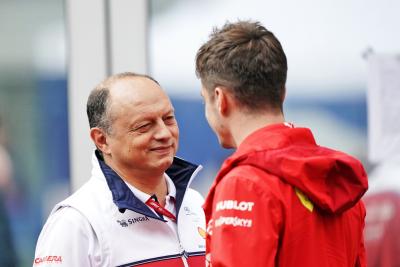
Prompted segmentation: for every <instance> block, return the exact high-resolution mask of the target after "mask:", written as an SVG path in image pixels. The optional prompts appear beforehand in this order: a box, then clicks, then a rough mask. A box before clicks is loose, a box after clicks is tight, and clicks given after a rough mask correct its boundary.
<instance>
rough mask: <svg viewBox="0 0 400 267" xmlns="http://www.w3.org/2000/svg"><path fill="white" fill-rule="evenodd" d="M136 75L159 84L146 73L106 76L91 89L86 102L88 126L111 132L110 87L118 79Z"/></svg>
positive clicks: (124, 73) (135, 76)
mask: <svg viewBox="0 0 400 267" xmlns="http://www.w3.org/2000/svg"><path fill="white" fill-rule="evenodd" d="M137 77H142V78H147V79H150V80H152V81H154V82H155V83H157V84H159V83H158V82H157V81H156V80H155V79H153V78H152V77H150V76H148V75H144V74H137V73H133V72H123V73H119V74H115V75H113V76H110V77H108V78H107V79H105V80H104V81H103V82H101V83H100V84H99V85H97V86H96V87H95V88H94V89H93V90H92V92H91V93H90V95H89V98H88V101H87V104H86V113H87V116H88V119H89V125H90V128H93V127H98V128H101V129H103V130H104V131H106V132H107V133H110V132H111V125H112V120H111V118H110V116H109V106H110V103H109V102H110V88H111V86H112V85H113V84H114V83H115V82H116V81H118V80H121V79H125V78H137Z"/></svg>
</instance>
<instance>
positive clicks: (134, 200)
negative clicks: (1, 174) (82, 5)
mask: <svg viewBox="0 0 400 267" xmlns="http://www.w3.org/2000/svg"><path fill="white" fill-rule="evenodd" d="M87 114H88V117H89V124H90V128H91V129H90V136H91V139H92V140H93V142H94V144H95V145H96V147H97V149H96V151H95V153H94V155H93V160H92V163H93V169H92V177H91V179H90V180H89V181H88V182H87V183H86V184H85V185H83V187H82V188H80V189H79V190H78V191H77V192H76V193H74V194H73V195H72V196H70V197H69V198H67V199H66V200H64V201H62V202H61V203H59V204H58V205H56V207H55V208H54V209H53V211H52V213H51V215H50V217H49V219H48V221H47V223H46V225H45V226H44V227H43V230H42V232H41V234H40V236H39V239H38V243H37V248H36V256H35V259H34V266H53V265H54V266H68V267H70V266H79V267H84V266H204V249H205V246H204V224H205V221H204V214H203V211H202V209H201V204H202V201H203V199H202V197H201V196H200V194H199V193H197V192H196V191H194V190H192V189H189V188H188V186H189V184H190V182H191V180H192V179H193V177H194V176H195V175H196V174H197V172H198V171H199V169H200V167H199V166H196V165H194V164H191V163H189V162H186V161H184V160H182V159H179V158H176V157H175V154H176V151H177V149H178V137H179V130H178V125H177V122H176V120H175V116H174V108H173V106H172V104H171V102H170V100H169V98H168V96H167V95H166V94H165V92H164V91H163V90H162V89H161V87H160V86H159V84H158V83H157V82H156V81H155V80H154V79H152V78H151V77H149V76H145V75H138V74H134V73H122V74H117V75H114V76H111V77H110V78H108V79H106V80H105V81H104V82H102V83H101V84H99V85H98V86H97V87H96V88H95V89H94V90H93V91H92V92H91V94H90V96H89V99H88V102H87Z"/></svg>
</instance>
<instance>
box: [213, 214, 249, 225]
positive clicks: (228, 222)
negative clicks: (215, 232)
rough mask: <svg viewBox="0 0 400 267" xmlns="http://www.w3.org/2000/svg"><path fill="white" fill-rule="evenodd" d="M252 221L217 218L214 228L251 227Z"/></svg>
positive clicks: (236, 218) (235, 218)
mask: <svg viewBox="0 0 400 267" xmlns="http://www.w3.org/2000/svg"><path fill="white" fill-rule="evenodd" d="M252 223H253V221H252V220H249V219H242V218H238V217H222V216H221V217H219V218H218V219H216V220H215V227H219V226H221V225H232V226H234V227H236V226H239V227H251V225H252Z"/></svg>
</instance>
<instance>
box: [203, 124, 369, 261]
mask: <svg viewBox="0 0 400 267" xmlns="http://www.w3.org/2000/svg"><path fill="white" fill-rule="evenodd" d="M367 188H368V182H367V177H366V173H365V171H364V168H363V167H362V165H361V163H360V162H359V161H358V160H356V159H354V158H352V157H350V156H348V155H346V154H344V153H341V152H338V151H334V150H331V149H328V148H324V147H320V146H318V145H316V143H315V141H314V138H313V135H312V133H311V132H310V131H309V130H308V129H305V128H290V127H287V126H285V125H284V124H277V125H271V126H268V127H265V128H262V129H260V130H258V131H256V132H254V133H253V134H251V135H250V136H249V137H247V138H246V139H245V141H244V142H243V143H242V144H241V145H240V146H239V148H238V150H237V151H236V152H235V153H234V154H233V155H232V156H231V157H229V158H228V159H227V160H226V161H225V162H224V164H223V165H222V167H221V170H220V172H219V174H218V175H217V177H216V179H215V181H214V184H213V185H212V187H211V190H210V192H209V195H208V196H207V199H206V202H205V205H204V210H205V214H206V220H207V224H208V235H207V239H206V244H207V252H206V253H207V256H206V258H207V259H208V262H211V263H212V266H213V267H223V266H235V267H240V266H252V267H257V266H260V267H261V266H262V267H269V266H284V267H290V266H296V267H297V266H308V267H313V266H315V267H316V266H318V267H324V266H338V267H339V266H340V267H346V266H349V267H354V266H365V251H364V245H363V236H362V230H363V225H364V217H365V208H364V206H363V203H362V202H361V201H360V198H361V196H362V195H363V194H364V193H365V191H366V190H367ZM296 190H298V191H299V192H300V193H299V194H301V192H302V193H303V195H305V196H306V197H303V198H302V199H303V200H304V199H306V201H305V202H306V203H312V204H311V205H313V206H312V209H311V210H310V209H309V208H310V206H309V205H308V208H307V205H306V204H303V203H302V201H301V198H300V197H299V196H298V194H296V192H295V191H296ZM307 198H308V200H307ZM210 252H211V253H210ZM210 258H211V260H210Z"/></svg>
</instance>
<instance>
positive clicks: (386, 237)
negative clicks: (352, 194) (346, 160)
mask: <svg viewBox="0 0 400 267" xmlns="http://www.w3.org/2000/svg"><path fill="white" fill-rule="evenodd" d="M364 202H365V206H366V209H367V219H366V224H365V231H364V233H365V248H366V252H367V263H368V264H367V266H368V267H396V266H400V239H399V233H400V194H399V193H398V192H391V191H382V192H379V193H375V194H371V195H368V196H366V197H365V198H364Z"/></svg>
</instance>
